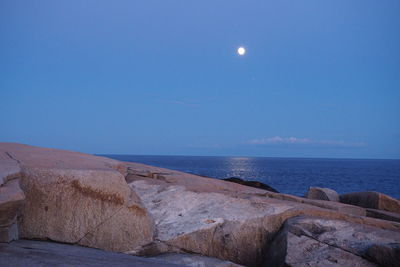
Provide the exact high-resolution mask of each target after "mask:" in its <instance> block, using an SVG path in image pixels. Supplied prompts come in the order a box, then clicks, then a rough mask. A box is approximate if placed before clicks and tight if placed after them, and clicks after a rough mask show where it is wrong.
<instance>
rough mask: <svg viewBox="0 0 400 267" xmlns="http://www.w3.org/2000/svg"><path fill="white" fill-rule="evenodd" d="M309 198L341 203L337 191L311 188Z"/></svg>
mask: <svg viewBox="0 0 400 267" xmlns="http://www.w3.org/2000/svg"><path fill="white" fill-rule="evenodd" d="M307 198H309V199H319V200H328V201H335V202H339V194H338V193H337V192H336V191H334V190H332V189H329V188H322V187H310V188H309V189H308V192H307Z"/></svg>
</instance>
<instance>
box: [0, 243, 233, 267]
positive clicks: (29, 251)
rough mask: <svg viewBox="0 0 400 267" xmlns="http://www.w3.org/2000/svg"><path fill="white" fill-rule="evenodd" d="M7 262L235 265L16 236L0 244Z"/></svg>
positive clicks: (0, 257) (2, 258)
mask: <svg viewBox="0 0 400 267" xmlns="http://www.w3.org/2000/svg"><path fill="white" fill-rule="evenodd" d="M2 263H3V264H4V263H6V264H7V266H15V267H19V266H21V267H25V266H148V267H159V266H166V267H169V266H171V267H173V266H203V267H213V266H216V267H235V266H239V265H237V264H234V263H231V262H226V261H221V260H218V259H212V258H207V257H202V256H197V255H188V254H170V255H165V256H161V257H160V258H157V257H155V258H143V257H134V256H130V255H126V254H122V253H114V252H107V251H102V250H98V249H92V248H85V247H81V246H71V245H66V244H59V243H53V242H43V241H30V240H20V241H16V242H13V243H11V244H0V265H2Z"/></svg>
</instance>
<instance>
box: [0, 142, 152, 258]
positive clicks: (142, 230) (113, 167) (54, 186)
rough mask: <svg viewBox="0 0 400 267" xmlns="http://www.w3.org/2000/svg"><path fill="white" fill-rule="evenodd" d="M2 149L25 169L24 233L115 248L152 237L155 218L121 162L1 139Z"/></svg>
mask: <svg viewBox="0 0 400 267" xmlns="http://www.w3.org/2000/svg"><path fill="white" fill-rule="evenodd" d="M0 153H5V154H7V155H10V156H11V157H12V158H13V159H14V160H15V161H16V162H17V163H18V164H19V166H20V169H21V171H20V174H19V175H20V177H21V178H20V181H19V183H20V186H21V189H22V190H23V191H24V192H25V196H26V200H25V205H24V206H23V208H22V210H21V214H22V216H21V218H20V220H19V225H18V227H19V235H20V237H21V238H29V239H32V238H35V239H50V240H54V241H59V242H66V243H77V244H81V245H85V246H90V247H94V248H101V249H105V250H112V251H125V250H130V249H132V248H134V247H136V246H139V245H143V244H146V243H148V242H150V241H151V240H152V238H153V231H154V227H153V221H152V218H151V217H150V216H149V215H148V214H147V212H146V210H145V209H144V208H143V207H142V205H141V203H140V200H139V198H138V196H137V195H136V194H135V192H132V190H130V188H129V187H128V185H127V184H126V182H125V177H124V172H125V169H124V167H123V165H122V164H121V163H120V162H118V161H114V160H111V159H106V158H100V157H94V156H90V155H85V154H81V153H76V152H69V151H61V150H55V149H45V148H37V147H31V146H26V145H19V144H8V143H2V144H0ZM15 186H16V185H15ZM2 214H3V213H2Z"/></svg>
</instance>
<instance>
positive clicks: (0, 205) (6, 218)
mask: <svg viewBox="0 0 400 267" xmlns="http://www.w3.org/2000/svg"><path fill="white" fill-rule="evenodd" d="M24 200H25V195H24V192H22V190H21V189H20V187H19V183H18V180H16V179H14V180H11V181H9V182H7V183H6V184H3V186H1V187H0V242H10V241H12V240H16V239H18V227H17V224H16V223H17V216H18V215H19V212H20V210H21V208H22V204H23V203H24Z"/></svg>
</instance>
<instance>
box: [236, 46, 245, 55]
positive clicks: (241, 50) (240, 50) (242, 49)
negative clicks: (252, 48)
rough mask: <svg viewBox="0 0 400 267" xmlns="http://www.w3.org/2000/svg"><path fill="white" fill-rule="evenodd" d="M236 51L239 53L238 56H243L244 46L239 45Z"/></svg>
mask: <svg viewBox="0 0 400 267" xmlns="http://www.w3.org/2000/svg"><path fill="white" fill-rule="evenodd" d="M237 53H238V54H239V56H243V55H244V54H246V49H244V47H243V46H241V47H239V48H238V50H237Z"/></svg>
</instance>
